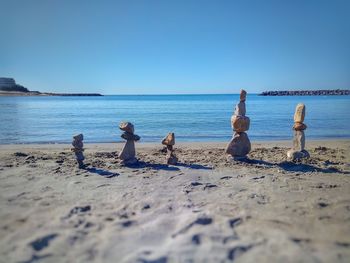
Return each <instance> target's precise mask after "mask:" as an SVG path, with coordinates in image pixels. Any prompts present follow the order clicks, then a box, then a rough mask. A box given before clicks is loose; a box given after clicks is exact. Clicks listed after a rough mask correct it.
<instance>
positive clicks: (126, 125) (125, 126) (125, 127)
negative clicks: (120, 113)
mask: <svg viewBox="0 0 350 263" xmlns="http://www.w3.org/2000/svg"><path fill="white" fill-rule="evenodd" d="M119 129H121V130H122V131H126V132H128V133H131V134H133V133H134V125H133V124H132V123H131V122H121V123H120V124H119Z"/></svg>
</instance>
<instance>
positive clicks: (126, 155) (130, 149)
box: [118, 140, 136, 162]
mask: <svg viewBox="0 0 350 263" xmlns="http://www.w3.org/2000/svg"><path fill="white" fill-rule="evenodd" d="M135 155H136V152H135V141H134V140H127V141H126V143H125V145H124V147H123V149H122V151H121V152H120V153H119V155H118V158H119V159H120V160H123V161H125V162H132V161H133V160H134V159H135Z"/></svg>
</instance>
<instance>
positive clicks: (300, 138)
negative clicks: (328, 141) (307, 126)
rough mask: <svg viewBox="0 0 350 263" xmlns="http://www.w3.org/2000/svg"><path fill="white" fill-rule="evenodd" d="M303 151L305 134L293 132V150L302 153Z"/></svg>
mask: <svg viewBox="0 0 350 263" xmlns="http://www.w3.org/2000/svg"><path fill="white" fill-rule="evenodd" d="M304 149H305V133H304V131H294V138H293V150H295V151H302V150H304Z"/></svg>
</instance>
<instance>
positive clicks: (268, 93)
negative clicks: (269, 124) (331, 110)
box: [259, 89, 350, 96]
mask: <svg viewBox="0 0 350 263" xmlns="http://www.w3.org/2000/svg"><path fill="white" fill-rule="evenodd" d="M259 95H260V96H327V95H350V90H341V89H335V90H289V91H288V90H285V91H283V90H276V91H264V92H262V93H260V94H259Z"/></svg>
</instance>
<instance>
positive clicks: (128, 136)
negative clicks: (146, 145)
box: [120, 132, 141, 141]
mask: <svg viewBox="0 0 350 263" xmlns="http://www.w3.org/2000/svg"><path fill="white" fill-rule="evenodd" d="M120 137H122V138H123V139H125V140H133V141H138V140H140V139H141V138H140V136H138V135H136V134H131V133H129V132H123V134H122V135H121V136H120Z"/></svg>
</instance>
